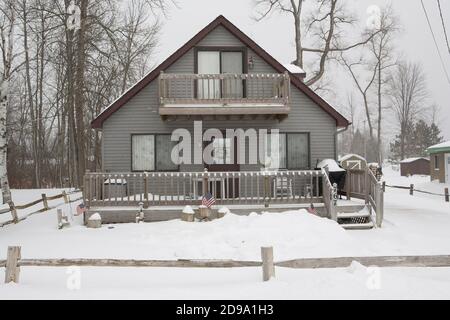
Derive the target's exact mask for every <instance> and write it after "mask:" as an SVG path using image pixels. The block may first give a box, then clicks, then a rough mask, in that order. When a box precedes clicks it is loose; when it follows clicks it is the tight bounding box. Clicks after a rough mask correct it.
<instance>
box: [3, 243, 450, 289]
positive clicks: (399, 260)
mask: <svg viewBox="0 0 450 320" xmlns="http://www.w3.org/2000/svg"><path fill="white" fill-rule="evenodd" d="M273 257H274V254H273V248H272V247H263V248H261V260H260V261H236V260H187V259H186V260H129V259H128V260H127V259H22V258H21V247H8V251H7V259H6V260H0V267H5V268H6V271H5V283H10V282H15V283H19V276H20V271H21V270H20V268H21V267H69V266H79V267H167V268H244V267H262V274H263V277H262V278H263V281H268V280H270V279H271V278H274V277H275V267H283V268H294V269H317V268H345V267H348V266H350V264H351V263H352V262H353V261H357V262H359V263H361V264H362V265H365V266H377V267H415V268H417V267H450V255H430V256H378V257H376V256H373V257H337V258H303V259H294V260H287V261H280V262H274V259H273Z"/></svg>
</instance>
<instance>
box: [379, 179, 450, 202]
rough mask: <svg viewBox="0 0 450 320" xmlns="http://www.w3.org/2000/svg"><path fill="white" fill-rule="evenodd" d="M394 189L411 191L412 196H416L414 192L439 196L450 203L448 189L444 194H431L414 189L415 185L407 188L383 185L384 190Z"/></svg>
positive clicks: (445, 189)
mask: <svg viewBox="0 0 450 320" xmlns="http://www.w3.org/2000/svg"><path fill="white" fill-rule="evenodd" d="M386 187H387V188H393V189H404V190H409V194H410V195H411V196H413V195H414V192H418V193H423V194H429V195H432V196H439V197H443V198H444V201H445V202H450V194H449V191H448V188H447V187H446V188H444V193H436V192H430V191H425V190H419V189H416V188H415V187H414V184H410V185H409V187H406V186H393V185H388V184H386V183H383V188H386Z"/></svg>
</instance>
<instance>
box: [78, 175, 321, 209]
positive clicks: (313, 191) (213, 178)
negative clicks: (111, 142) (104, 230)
mask: <svg viewBox="0 0 450 320" xmlns="http://www.w3.org/2000/svg"><path fill="white" fill-rule="evenodd" d="M322 175H323V173H322V172H321V171H318V170H309V171H241V172H207V171H205V172H147V173H145V172H143V173H91V172H89V173H86V175H85V179H84V189H83V197H84V202H85V204H86V205H87V206H88V207H98V206H101V207H103V206H138V205H139V204H140V203H143V205H144V207H149V206H167V205H198V204H199V203H200V201H201V199H202V196H203V195H204V194H205V193H206V192H211V194H212V195H213V196H214V197H215V198H216V203H217V204H218V205H220V204H261V205H265V206H269V205H270V204H271V203H320V202H322V190H321V185H322V182H321V179H322Z"/></svg>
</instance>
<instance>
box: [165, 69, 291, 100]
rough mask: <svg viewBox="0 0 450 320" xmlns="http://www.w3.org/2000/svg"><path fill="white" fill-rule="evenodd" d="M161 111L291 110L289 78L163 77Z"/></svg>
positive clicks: (170, 75)
mask: <svg viewBox="0 0 450 320" xmlns="http://www.w3.org/2000/svg"><path fill="white" fill-rule="evenodd" d="M159 94H160V103H161V107H172V106H173V107H181V106H192V107H197V106H200V107H201V106H211V107H217V106H226V107H249V106H260V107H273V106H278V107H287V106H288V104H289V97H290V78H289V74H287V73H285V74H278V73H276V74H272V73H270V74H269V73H267V74H175V73H161V75H160V77H159Z"/></svg>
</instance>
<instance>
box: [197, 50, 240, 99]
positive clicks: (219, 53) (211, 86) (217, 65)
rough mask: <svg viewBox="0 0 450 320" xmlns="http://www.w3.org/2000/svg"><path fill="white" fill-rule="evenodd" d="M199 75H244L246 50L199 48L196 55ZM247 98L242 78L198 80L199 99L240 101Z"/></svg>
mask: <svg viewBox="0 0 450 320" xmlns="http://www.w3.org/2000/svg"><path fill="white" fill-rule="evenodd" d="M196 65H197V68H196V69H197V70H196V72H197V74H209V75H215V74H238V75H240V74H243V73H244V50H243V49H240V48H238V49H233V48H223V49H220V48H219V49H214V48H198V49H197V53H196ZM244 96H245V93H244V80H242V79H241V78H225V79H198V80H197V97H198V98H199V99H220V98H229V99H233V98H234V99H239V98H243V97H244Z"/></svg>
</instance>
